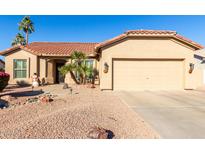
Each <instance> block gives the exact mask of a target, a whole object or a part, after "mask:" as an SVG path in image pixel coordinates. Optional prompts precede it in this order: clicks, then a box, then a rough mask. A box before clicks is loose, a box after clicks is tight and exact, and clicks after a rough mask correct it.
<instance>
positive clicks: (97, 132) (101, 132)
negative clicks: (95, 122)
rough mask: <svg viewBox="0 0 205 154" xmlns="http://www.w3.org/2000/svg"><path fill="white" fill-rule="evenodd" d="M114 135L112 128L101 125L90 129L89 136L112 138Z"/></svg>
mask: <svg viewBox="0 0 205 154" xmlns="http://www.w3.org/2000/svg"><path fill="white" fill-rule="evenodd" d="M114 136H115V135H114V133H113V132H112V131H110V130H106V129H104V128H101V127H93V128H92V129H91V131H89V133H88V136H87V137H88V138H91V139H112V138H113V137H114Z"/></svg>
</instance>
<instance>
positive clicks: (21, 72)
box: [14, 59, 27, 78]
mask: <svg viewBox="0 0 205 154" xmlns="http://www.w3.org/2000/svg"><path fill="white" fill-rule="evenodd" d="M26 74H27V60H26V59H14V78H26V76H27V75H26Z"/></svg>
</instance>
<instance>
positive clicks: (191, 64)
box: [189, 63, 194, 74]
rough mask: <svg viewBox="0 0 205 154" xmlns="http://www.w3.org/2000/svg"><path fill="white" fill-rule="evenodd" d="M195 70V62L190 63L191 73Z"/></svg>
mask: <svg viewBox="0 0 205 154" xmlns="http://www.w3.org/2000/svg"><path fill="white" fill-rule="evenodd" d="M193 70H194V64H193V63H190V64H189V73H190V74H191V73H192V72H193Z"/></svg>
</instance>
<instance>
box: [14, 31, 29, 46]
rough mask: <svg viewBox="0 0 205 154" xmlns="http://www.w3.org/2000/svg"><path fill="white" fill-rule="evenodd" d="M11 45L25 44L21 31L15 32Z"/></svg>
mask: <svg viewBox="0 0 205 154" xmlns="http://www.w3.org/2000/svg"><path fill="white" fill-rule="evenodd" d="M11 45H12V46H14V45H26V40H25V38H24V36H23V35H22V34H21V33H18V34H16V37H15V38H14V39H13V41H12V43H11Z"/></svg>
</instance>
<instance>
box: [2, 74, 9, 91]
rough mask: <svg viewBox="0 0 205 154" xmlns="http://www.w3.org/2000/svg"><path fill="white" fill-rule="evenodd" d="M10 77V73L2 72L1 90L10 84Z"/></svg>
mask: <svg viewBox="0 0 205 154" xmlns="http://www.w3.org/2000/svg"><path fill="white" fill-rule="evenodd" d="M9 78H10V75H9V74H7V73H5V72H0V92H1V91H2V90H3V89H4V88H5V87H6V86H7V85H8V81H9Z"/></svg>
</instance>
